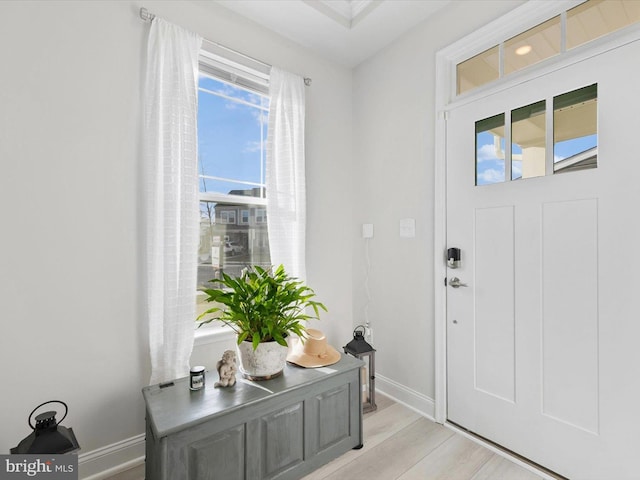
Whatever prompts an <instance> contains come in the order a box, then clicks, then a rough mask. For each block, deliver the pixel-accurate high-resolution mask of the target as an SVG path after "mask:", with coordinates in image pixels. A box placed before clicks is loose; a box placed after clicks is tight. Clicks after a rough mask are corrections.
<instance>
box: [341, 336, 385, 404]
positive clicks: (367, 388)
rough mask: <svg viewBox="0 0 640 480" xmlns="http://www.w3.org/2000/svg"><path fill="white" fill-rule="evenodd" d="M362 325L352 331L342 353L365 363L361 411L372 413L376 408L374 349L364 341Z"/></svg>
mask: <svg viewBox="0 0 640 480" xmlns="http://www.w3.org/2000/svg"><path fill="white" fill-rule="evenodd" d="M364 331H365V327H364V325H358V326H357V327H356V328H355V330H354V331H353V340H351V341H350V342H349V343H347V344H346V345H345V346H344V347H343V348H344V353H347V354H349V355H352V356H354V357H356V358H359V359H360V360H362V361H364V362H365V366H364V367H362V370H361V375H362V377H361V378H362V411H363V412H364V413H367V412H372V411H374V410H375V409H376V408H378V407H377V406H376V349H375V348H373V347H372V346H371V345H369V344H368V343H367V341H366V340H365V339H364Z"/></svg>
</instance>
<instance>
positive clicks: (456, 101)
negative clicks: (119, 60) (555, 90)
mask: <svg viewBox="0 0 640 480" xmlns="http://www.w3.org/2000/svg"><path fill="white" fill-rule="evenodd" d="M583 1H584V0H559V1H556V2H536V1H529V2H527V3H525V4H524V5H522V6H520V7H518V8H516V9H514V10H513V11H511V12H509V13H507V14H506V15H504V16H502V17H501V18H499V19H497V20H495V21H494V22H492V23H490V24H488V25H486V26H484V27H483V28H481V29H479V30H476V31H475V32H474V33H472V34H470V35H468V36H466V37H464V38H462V39H461V40H459V41H457V42H455V43H454V44H452V45H450V46H448V47H446V48H444V49H442V50H440V51H439V52H438V53H437V54H436V92H435V93H436V95H435V113H436V131H435V188H434V196H435V202H434V248H435V250H434V285H435V292H434V298H435V302H434V314H435V330H434V335H435V338H434V346H435V412H434V417H435V420H436V422H438V423H445V422H446V421H447V418H448V415H447V328H446V326H447V288H446V286H445V284H444V279H445V278H446V277H447V267H446V263H445V252H446V250H447V192H446V180H447V169H446V166H447V156H446V149H447V115H448V112H449V110H452V109H454V108H455V107H458V106H460V105H464V104H466V103H469V102H472V101H474V100H477V99H479V98H482V97H485V96H487V95H490V94H493V93H496V92H499V91H501V90H504V89H507V88H510V87H512V86H514V85H517V84H520V83H524V82H526V81H528V80H531V79H532V78H536V77H538V76H541V75H544V74H546V73H549V72H551V71H555V70H560V69H561V68H563V67H565V66H567V65H571V64H574V63H577V62H580V61H582V60H585V59H587V58H590V57H593V56H596V55H599V54H601V53H604V52H606V51H609V50H612V49H614V48H617V47H619V46H621V45H625V44H627V43H630V42H633V41H636V40H639V39H640V30H639V29H638V28H637V26H635V28H633V27H629V28H625V29H622V30H619V31H617V32H613V33H611V34H609V35H606V36H604V37H602V38H600V39H597V40H593V41H591V42H589V43H588V44H585V45H583V46H581V47H576V48H574V49H573V50H571V52H565V53H563V54H561V55H558V56H557V57H553V58H551V59H548V60H546V61H544V62H541V63H540V64H539V65H538V66H535V67H532V68H530V69H527V70H525V71H523V72H518V73H513V74H511V75H509V76H508V77H507V78H505V79H501V80H497V81H495V82H493V83H492V84H490V85H487V86H485V87H480V88H477V89H475V90H473V91H472V92H469V93H465V94H462V95H459V96H458V97H456V84H455V71H456V65H457V64H458V63H460V62H461V61H464V60H466V59H467V58H470V57H472V56H474V55H476V54H478V53H481V52H483V51H485V50H487V49H489V48H491V47H493V46H495V45H498V44H500V43H501V42H503V41H505V40H506V39H508V38H511V37H512V36H515V35H517V34H519V33H521V32H523V31H525V30H527V29H529V28H532V27H534V26H536V25H538V24H539V23H542V22H543V21H545V20H548V19H549V18H551V17H553V16H555V15H559V14H561V13H562V12H564V11H565V10H567V9H570V8H571V7H573V6H575V5H578V4H580V3H583Z"/></svg>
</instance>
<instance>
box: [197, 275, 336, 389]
mask: <svg viewBox="0 0 640 480" xmlns="http://www.w3.org/2000/svg"><path fill="white" fill-rule="evenodd" d="M210 283H213V284H214V285H215V284H219V285H220V288H211V289H205V290H203V291H204V293H205V294H206V295H207V298H206V299H205V300H206V301H207V302H214V303H216V304H218V305H219V306H218V305H216V306H215V307H213V308H210V309H208V310H207V311H205V312H204V313H202V314H201V315H199V316H198V318H197V319H196V320H197V321H198V322H199V325H198V327H201V326H202V325H204V324H207V323H210V322H212V321H220V322H223V323H225V324H226V325H229V327H231V328H232V329H233V330H234V331H235V332H236V333H237V335H238V338H237V340H238V354H239V357H240V361H241V367H242V371H243V374H244V375H245V376H246V377H248V378H251V379H257V380H263V379H268V378H273V377H275V376H278V375H280V374H281V373H282V371H283V370H284V366H285V363H286V357H287V350H288V344H287V337H288V336H289V335H291V334H294V335H297V336H298V337H300V338H302V339H304V332H305V329H304V325H303V324H304V322H306V321H308V320H310V319H319V318H320V310H324V311H325V312H326V311H327V308H326V307H325V306H324V305H323V304H322V303H320V302H317V301H314V300H312V299H313V298H314V297H315V292H314V291H313V290H312V289H311V288H309V287H308V286H306V285H304V284H303V282H302V281H300V280H298V279H297V278H295V277H291V276H289V275H288V274H287V273H286V272H285V269H284V267H283V266H282V265H280V266H279V267H277V268H275V269H274V268H268V269H265V268H262V267H259V266H254V267H251V268H246V269H244V270H243V271H242V273H241V274H240V276H239V277H235V278H234V277H230V276H229V275H227V274H223V275H222V279H215V280H211V282H210ZM309 310H313V313H314V315H310V314H309V313H307V312H308V311H309ZM211 315H214V316H211Z"/></svg>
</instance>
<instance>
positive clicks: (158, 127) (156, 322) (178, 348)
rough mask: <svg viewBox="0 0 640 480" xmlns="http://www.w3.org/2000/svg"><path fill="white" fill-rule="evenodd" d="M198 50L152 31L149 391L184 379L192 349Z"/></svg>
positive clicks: (185, 38) (185, 36) (147, 124)
mask: <svg viewBox="0 0 640 480" xmlns="http://www.w3.org/2000/svg"><path fill="white" fill-rule="evenodd" d="M201 44H202V38H201V37H199V36H198V35H196V34H194V33H191V32H188V31H186V30H184V29H182V28H180V27H178V26H176V25H172V24H170V23H168V22H166V21H164V20H163V19H161V18H157V17H156V18H155V19H154V20H153V22H152V24H151V30H150V32H149V43H148V46H147V71H146V81H145V90H144V133H143V135H144V138H143V145H144V167H145V168H144V181H145V183H146V204H145V214H146V215H145V218H146V238H145V242H146V253H147V255H146V287H147V292H146V293H147V295H146V302H147V305H146V307H147V315H148V322H149V348H150V352H151V384H155V383H159V382H163V381H166V380H170V379H173V378H177V377H182V376H186V375H188V374H189V357H190V356H191V350H192V349H193V338H194V336H193V333H194V322H195V316H196V312H195V294H196V269H197V252H198V242H199V235H200V234H199V214H198V152H197V150H198V138H197V112H198V89H197V84H198V54H199V51H200V46H201Z"/></svg>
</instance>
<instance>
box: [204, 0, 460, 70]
mask: <svg viewBox="0 0 640 480" xmlns="http://www.w3.org/2000/svg"><path fill="white" fill-rule="evenodd" d="M214 1H215V3H217V4H219V5H222V6H223V7H226V8H228V9H229V10H233V11H234V12H236V13H238V14H240V15H242V16H244V17H246V18H248V19H250V20H252V21H254V22H256V23H259V24H260V25H262V26H264V27H266V28H269V29H271V30H273V31H275V32H277V33H278V34H280V35H282V36H284V37H287V38H289V39H290V40H293V41H294V42H296V43H298V44H300V45H302V46H304V47H306V48H309V49H310V50H313V51H315V52H316V53H318V54H320V55H321V56H323V57H325V58H327V59H329V60H332V61H334V62H337V63H339V64H341V65H344V66H347V67H354V66H356V65H358V64H359V63H361V62H362V61H364V60H366V59H367V58H369V57H371V56H372V55H374V54H375V53H377V52H378V51H380V50H381V49H383V48H384V47H385V46H387V45H388V44H390V43H391V42H393V41H394V40H395V39H397V38H398V37H399V36H401V35H402V34H403V33H405V32H406V31H408V30H409V29H411V28H412V27H413V26H415V25H417V24H418V23H419V22H421V21H423V20H424V19H426V18H428V17H429V16H431V15H433V14H435V13H436V12H437V11H438V10H440V9H441V8H443V7H444V6H445V5H447V4H449V3H451V2H452V0H214Z"/></svg>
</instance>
